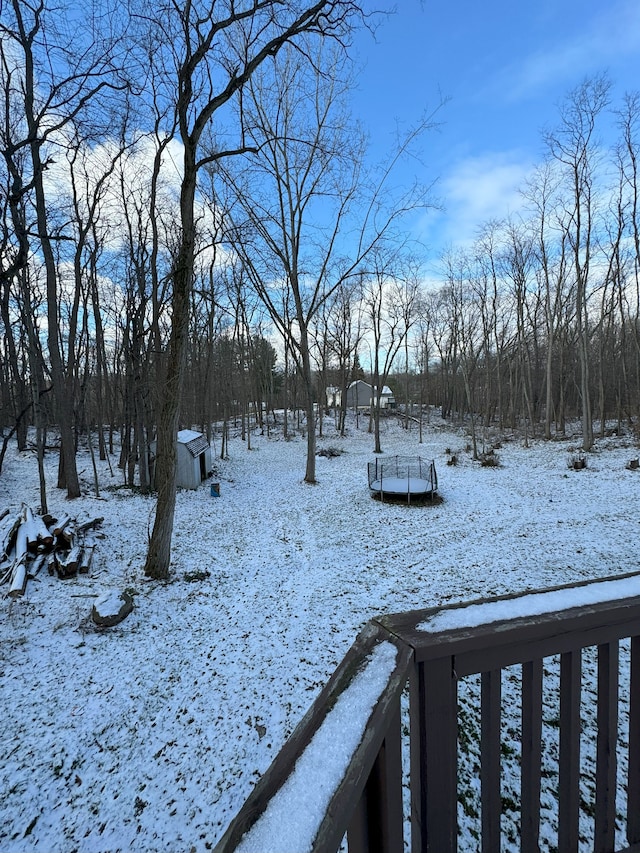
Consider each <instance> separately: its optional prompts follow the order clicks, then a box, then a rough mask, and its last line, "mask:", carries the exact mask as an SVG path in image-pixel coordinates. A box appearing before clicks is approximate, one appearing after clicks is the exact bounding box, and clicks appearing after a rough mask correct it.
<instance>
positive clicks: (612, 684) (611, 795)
mask: <svg viewBox="0 0 640 853" xmlns="http://www.w3.org/2000/svg"><path fill="white" fill-rule="evenodd" d="M617 741H618V643H617V642H612V643H603V644H602V645H599V646H598V739H597V747H596V819H595V832H594V845H593V849H594V853H608V851H611V850H613V849H614V843H615V832H616V770H617V761H616V745H617Z"/></svg>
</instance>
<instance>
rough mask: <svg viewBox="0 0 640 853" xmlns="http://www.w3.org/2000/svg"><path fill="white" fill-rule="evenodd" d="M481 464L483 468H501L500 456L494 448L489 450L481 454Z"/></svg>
mask: <svg viewBox="0 0 640 853" xmlns="http://www.w3.org/2000/svg"><path fill="white" fill-rule="evenodd" d="M480 464H481V465H482V467H483V468H499V467H500V458H499V457H498V455H497V454H496V453H494V452H493V450H488V451H487V452H486V453H481V454H480Z"/></svg>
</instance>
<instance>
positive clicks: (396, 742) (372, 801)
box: [347, 697, 404, 853]
mask: <svg viewBox="0 0 640 853" xmlns="http://www.w3.org/2000/svg"><path fill="white" fill-rule="evenodd" d="M403 824H404V820H403V813H402V740H401V728H400V697H398V700H397V703H396V708H395V710H394V712H393V716H392V717H391V720H390V722H389V728H388V730H387V733H386V735H385V738H384V740H383V741H382V745H381V747H380V752H379V753H378V757H377V758H376V760H375V762H374V765H373V767H372V768H371V773H370V775H369V779H368V780H367V783H366V785H365V787H364V790H363V792H362V796H361V797H360V800H359V801H358V804H357V806H356V808H355V810H354V813H353V817H352V818H351V823H350V824H349V830H348V833H347V840H348V845H349V853H403V851H404V835H403V831H404V827H403Z"/></svg>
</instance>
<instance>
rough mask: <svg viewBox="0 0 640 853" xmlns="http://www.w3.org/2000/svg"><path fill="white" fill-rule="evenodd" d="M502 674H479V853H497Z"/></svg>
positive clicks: (500, 803)
mask: <svg viewBox="0 0 640 853" xmlns="http://www.w3.org/2000/svg"><path fill="white" fill-rule="evenodd" d="M501 676H502V670H500V669H493V670H490V671H489V672H483V673H482V689H481V699H480V701H481V715H482V716H481V735H480V737H481V740H480V785H481V800H482V853H494V851H499V850H500V814H501V811H502V800H501V797H500V702H501V693H502V691H501V686H502V684H501V682H502V679H501Z"/></svg>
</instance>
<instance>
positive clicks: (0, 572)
mask: <svg viewBox="0 0 640 853" xmlns="http://www.w3.org/2000/svg"><path fill="white" fill-rule="evenodd" d="M102 521H103V519H102V518H93V519H90V520H88V521H84V522H82V523H79V522H78V521H76V519H75V518H72V517H71V516H70V515H63V516H61V517H60V518H54V517H53V516H51V515H42V516H41V515H35V514H34V513H33V511H32V510H31V509H30V508H29V507H28V506H27V505H26V504H23V505H22V509H21V511H20V512H19V513H13V514H12V513H11V512H10V511H9V510H8V509H6V510H5V511H4V512H1V513H0V583H2V584H5V583H9V591H8V593H7V595H9V596H11V597H12V598H16V597H18V596H20V595H24V591H25V589H26V586H27V581H28V580H29V578H34V577H36V575H37V574H38V573H39V572H40V571H41V570H42V569H43V567H44V566H46V567H47V569H48V571H49V574H50V575H54V574H56V575H57V576H58V577H59V578H70V577H73V576H74V575H76V574H78V572H80V573H82V574H88V573H89V570H90V568H91V561H92V560H93V552H94V549H95V547H96V542H95V539H94V538H93V537H92V536H90V535H89V536H88V535H87V533H88V531H91V530H95V528H96V527H98V526H99V525H100V524H101V523H102Z"/></svg>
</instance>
